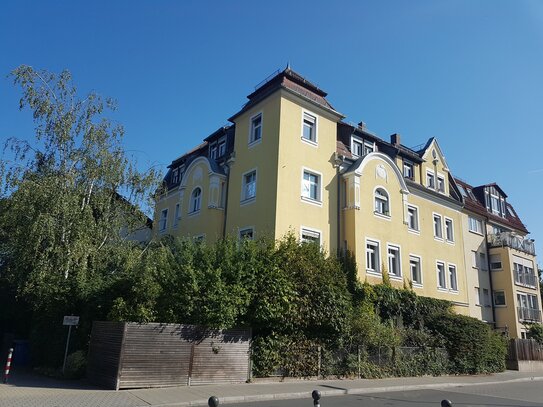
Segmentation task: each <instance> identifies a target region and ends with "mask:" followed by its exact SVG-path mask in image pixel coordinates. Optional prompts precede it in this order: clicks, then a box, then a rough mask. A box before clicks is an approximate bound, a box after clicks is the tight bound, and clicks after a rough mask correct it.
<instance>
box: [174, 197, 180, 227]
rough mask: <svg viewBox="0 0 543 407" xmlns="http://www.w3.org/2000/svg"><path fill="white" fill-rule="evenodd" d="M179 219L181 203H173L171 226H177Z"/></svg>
mask: <svg viewBox="0 0 543 407" xmlns="http://www.w3.org/2000/svg"><path fill="white" fill-rule="evenodd" d="M179 219H181V204H180V203H179V202H178V203H176V204H175V211H174V215H173V227H174V228H177V226H179Z"/></svg>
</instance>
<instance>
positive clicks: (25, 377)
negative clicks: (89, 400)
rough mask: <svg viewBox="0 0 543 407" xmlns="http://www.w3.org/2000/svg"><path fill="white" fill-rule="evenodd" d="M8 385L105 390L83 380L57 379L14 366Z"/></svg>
mask: <svg viewBox="0 0 543 407" xmlns="http://www.w3.org/2000/svg"><path fill="white" fill-rule="evenodd" d="M7 386H15V387H27V388H42V389H66V390H104V389H101V388H100V387H96V386H93V385H92V384H90V383H88V382H86V381H85V380H84V379H83V380H68V379H56V378H52V377H47V376H43V375H40V374H38V373H36V372H34V371H33V370H32V369H25V368H14V369H12V370H11V372H10V373H9V380H8V383H7Z"/></svg>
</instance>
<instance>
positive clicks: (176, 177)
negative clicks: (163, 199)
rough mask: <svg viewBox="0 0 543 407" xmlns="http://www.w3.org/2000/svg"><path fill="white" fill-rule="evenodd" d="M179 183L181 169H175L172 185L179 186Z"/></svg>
mask: <svg viewBox="0 0 543 407" xmlns="http://www.w3.org/2000/svg"><path fill="white" fill-rule="evenodd" d="M178 181H179V169H177V168H176V169H175V170H173V172H172V184H177V182H178Z"/></svg>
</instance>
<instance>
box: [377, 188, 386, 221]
mask: <svg viewBox="0 0 543 407" xmlns="http://www.w3.org/2000/svg"><path fill="white" fill-rule="evenodd" d="M375 212H376V213H379V214H381V215H386V216H390V203H389V200H388V194H387V192H386V191H385V190H384V189H383V188H377V189H376V190H375Z"/></svg>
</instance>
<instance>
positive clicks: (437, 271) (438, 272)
mask: <svg viewBox="0 0 543 407" xmlns="http://www.w3.org/2000/svg"><path fill="white" fill-rule="evenodd" d="M439 266H441V267H442V268H443V285H441V279H440V274H441V273H440V270H439ZM446 266H447V265H446V264H445V262H444V261H441V260H436V276H437V289H438V290H441V291H443V290H447V267H446Z"/></svg>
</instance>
